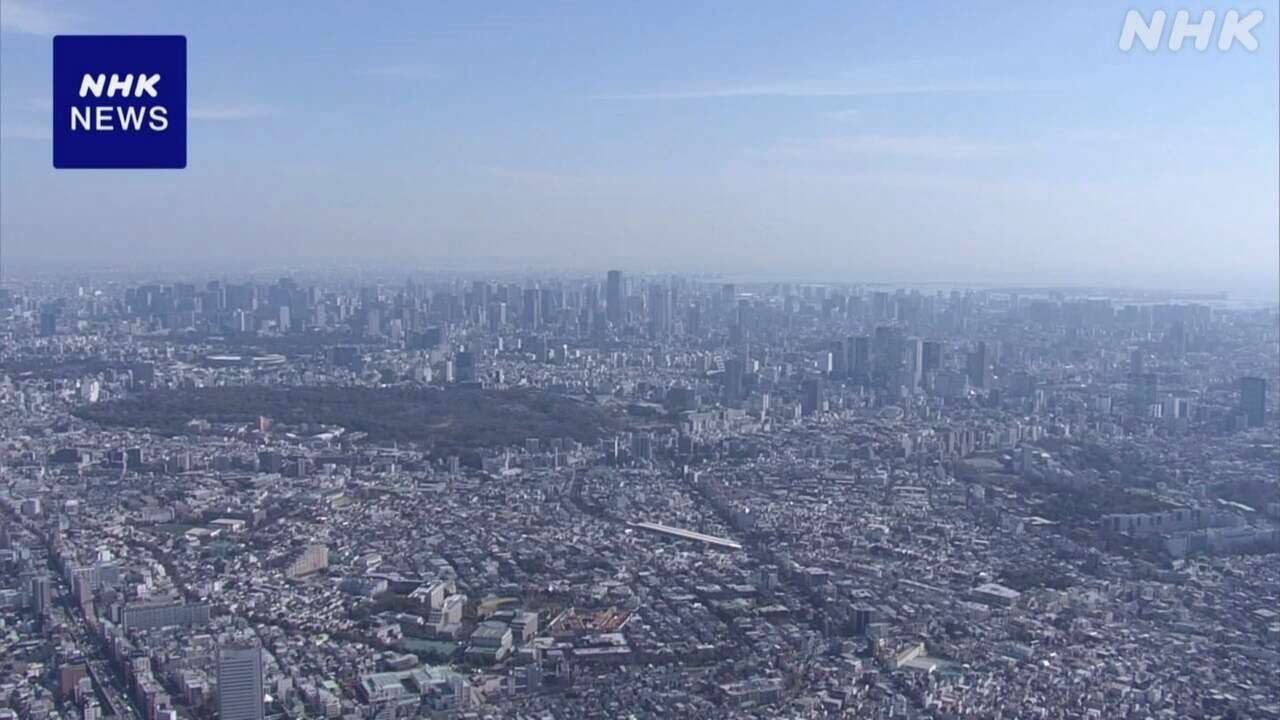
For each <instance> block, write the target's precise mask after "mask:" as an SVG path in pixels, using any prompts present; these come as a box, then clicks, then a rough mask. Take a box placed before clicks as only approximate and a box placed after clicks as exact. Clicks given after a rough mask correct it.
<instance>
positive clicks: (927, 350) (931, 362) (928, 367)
mask: <svg viewBox="0 0 1280 720" xmlns="http://www.w3.org/2000/svg"><path fill="white" fill-rule="evenodd" d="M923 352H924V362H923V367H922V368H921V369H922V370H923V371H924V372H930V371H932V370H941V369H942V343H940V342H938V341H937V340H925V341H924V348H923Z"/></svg>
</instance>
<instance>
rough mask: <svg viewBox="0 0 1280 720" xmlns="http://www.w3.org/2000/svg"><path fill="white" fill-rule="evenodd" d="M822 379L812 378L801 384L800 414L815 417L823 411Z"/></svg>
mask: <svg viewBox="0 0 1280 720" xmlns="http://www.w3.org/2000/svg"><path fill="white" fill-rule="evenodd" d="M822 394H823V393H822V378H817V377H811V378H807V379H805V381H804V382H803V383H801V384H800V413H801V414H802V415H814V414H817V413H819V412H821V411H822V400H823V397H822Z"/></svg>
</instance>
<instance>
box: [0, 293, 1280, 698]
mask: <svg viewBox="0 0 1280 720" xmlns="http://www.w3.org/2000/svg"><path fill="white" fill-rule="evenodd" d="M627 280H628V278H626V277H625V276H623V275H622V274H621V273H619V274H617V275H616V276H615V275H614V274H610V275H609V276H608V277H606V278H605V279H604V282H603V283H597V282H594V281H593V280H590V279H580V278H544V279H540V280H538V281H537V282H536V283H535V282H532V281H523V280H513V279H501V280H480V279H475V280H472V279H467V280H465V281H464V280H460V279H457V278H454V279H441V280H435V281H426V282H421V283H415V282H413V281H411V282H409V283H408V284H406V285H405V286H403V287H399V286H380V287H355V286H350V285H348V284H343V283H336V284H333V285H331V286H321V285H317V286H314V287H307V286H305V285H304V284H300V283H298V282H295V281H293V280H282V281H274V282H271V283H261V282H255V281H252V280H250V281H245V282H236V283H227V282H224V281H212V282H207V283H189V282H174V283H171V284H164V283H146V284H127V283H125V284H116V283H113V282H112V281H102V282H100V283H97V284H94V283H88V282H83V281H77V282H75V286H76V288H77V290H75V291H71V290H69V289H68V286H67V284H66V282H63V281H32V282H30V283H28V284H26V285H23V286H22V287H21V289H19V290H18V291H16V292H15V291H10V290H6V291H5V295H3V296H0V718H4V717H6V716H9V717H23V718H27V717H30V718H71V717H78V718H84V719H85V720H93V719H95V718H100V717H101V718H105V717H113V716H114V717H129V718H146V719H147V720H152V719H154V718H165V719H168V718H188V717H190V718H201V717H215V716H216V717H226V718H233V717H234V718H240V717H247V718H263V717H268V716H270V717H299V718H302V717H308V718H310V717H325V718H396V717H457V718H530V719H533V718H537V719H539V720H541V719H542V718H615V717H637V718H643V717H650V718H659V717H725V718H753V717H758V718H774V717H786V718H790V717H795V718H821V717H894V718H898V717H901V718H917V717H921V718H924V717H931V718H960V717H997V716H1002V715H1016V716H1018V717H1036V718H1111V717H1168V718H1177V717H1206V718H1211V717H1222V718H1226V717H1258V718H1267V717H1277V718H1280V681H1278V680H1277V674H1276V672H1275V667H1276V664H1277V660H1280V608H1277V606H1276V598H1277V597H1280V564H1278V563H1277V562H1276V557H1277V554H1276V553H1277V552H1280V477H1278V476H1280V438H1278V437H1277V424H1276V422H1275V419H1274V417H1273V416H1272V415H1271V414H1270V413H1269V412H1268V410H1269V408H1271V407H1274V396H1275V390H1276V387H1277V386H1278V385H1280V382H1277V375H1280V369H1278V368H1280V350H1278V349H1277V347H1276V342H1277V339H1278V338H1280V327H1278V326H1277V318H1278V316H1277V312H1276V308H1275V307H1264V308H1229V307H1225V306H1223V305H1222V304H1221V302H1220V299H1212V298H1210V299H1197V300H1195V301H1179V300H1170V299H1169V298H1162V297H1137V296H1128V297H1124V298H1114V299H1108V298H1102V297H1099V296H1098V295H1097V294H1096V293H1095V294H1083V295H1080V294H1071V293H1065V292H1060V291H1044V292H1026V293H1023V294H1019V293H1015V292H1010V291H1004V292H1000V291H954V292H948V293H942V292H921V291H911V290H899V291H890V290H887V289H882V288H853V287H838V286H807V285H806V286H800V285H748V284H741V285H734V284H730V283H715V284H711V283H707V282H706V281H700V280H694V279H690V278H644V279H643V281H642V282H639V281H638V282H633V283H632V284H630V286H628V282H627ZM530 286H532V287H530ZM226 386H237V387H240V386H263V387H267V386H270V387H273V388H281V387H283V388H289V387H304V386H305V387H309V388H317V387H329V386H338V387H370V388H397V387H401V388H404V389H406V390H407V389H412V388H420V387H438V388H441V390H442V391H448V392H468V391H475V390H477V389H479V390H486V389H488V390H501V389H505V388H527V389H532V390H535V391H537V392H542V393H548V394H555V395H562V396H572V397H574V398H575V399H577V400H578V401H579V402H582V403H588V404H592V405H594V406H596V407H597V408H598V409H599V411H600V412H601V413H603V414H605V415H607V416H609V417H611V418H612V419H613V420H614V421H615V422H616V427H611V428H610V429H609V431H608V432H604V433H601V436H600V437H599V438H598V439H597V440H595V441H582V440H575V439H573V438H564V437H530V438H528V439H527V440H526V441H524V442H523V443H519V444H513V445H508V446H503V447H491V446H487V447H477V448H474V451H475V458H474V461H468V462H461V461H460V459H459V457H457V456H456V455H446V456H443V457H441V456H438V455H436V454H433V452H432V450H431V448H430V443H427V442H423V443H402V442H388V441H381V440H379V439H378V438H377V437H369V436H368V435H367V434H366V433H364V432H363V431H361V429H360V428H355V427H346V426H343V425H341V424H340V423H333V422H324V423H321V422H319V421H317V422H314V423H296V422H294V423H283V422H277V421H276V420H275V419H273V418H270V417H255V418H253V419H251V420H243V419H230V420H229V419H227V418H218V417H195V416H193V417H192V418H190V420H191V422H190V423H189V426H188V427H187V428H185V429H184V431H183V432H179V433H176V434H172V433H163V434H161V433H157V432H153V431H152V430H150V429H148V428H144V427H123V426H104V425H101V424H99V423H97V422H94V421H90V420H85V419H82V418H81V417H80V416H79V414H78V411H80V410H82V409H84V408H85V407H87V406H91V405H97V404H101V403H111V402H113V401H116V400H122V399H130V398H139V397H142V398H145V397H152V396H151V395H148V393H163V392H165V391H172V390H182V389H190V388H210V389H216V388H219V387H226Z"/></svg>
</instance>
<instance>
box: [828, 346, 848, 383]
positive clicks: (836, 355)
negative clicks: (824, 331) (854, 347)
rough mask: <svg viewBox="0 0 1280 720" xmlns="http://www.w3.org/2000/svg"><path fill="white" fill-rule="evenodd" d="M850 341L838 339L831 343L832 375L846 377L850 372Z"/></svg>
mask: <svg viewBox="0 0 1280 720" xmlns="http://www.w3.org/2000/svg"><path fill="white" fill-rule="evenodd" d="M849 355H850V353H849V341H848V340H836V341H834V342H832V343H831V376H832V377H845V376H846V375H848V374H849Z"/></svg>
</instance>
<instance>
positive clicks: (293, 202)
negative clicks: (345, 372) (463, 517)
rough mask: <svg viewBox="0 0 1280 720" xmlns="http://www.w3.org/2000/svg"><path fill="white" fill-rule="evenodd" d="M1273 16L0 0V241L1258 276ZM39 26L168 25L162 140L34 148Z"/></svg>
mask: <svg viewBox="0 0 1280 720" xmlns="http://www.w3.org/2000/svg"><path fill="white" fill-rule="evenodd" d="M1131 7H1136V8H1138V9H1140V10H1142V11H1143V12H1144V13H1145V14H1147V15H1148V16H1149V15H1150V11H1151V10H1153V9H1155V8H1165V9H1167V10H1168V11H1169V12H1170V13H1172V12H1173V11H1174V10H1176V9H1178V8H1180V7H1187V8H1189V9H1190V10H1191V11H1192V14H1193V16H1198V15H1199V12H1200V10H1202V9H1206V8H1207V9H1212V10H1215V11H1216V12H1217V13H1218V14H1219V15H1221V14H1222V13H1223V12H1224V11H1225V10H1227V9H1229V8H1237V9H1239V10H1240V11H1242V12H1248V11H1249V10H1251V9H1254V8H1257V9H1261V10H1262V11H1263V13H1264V14H1265V20H1264V21H1263V23H1262V24H1261V25H1260V26H1259V27H1258V28H1257V29H1256V30H1255V31H1254V36H1255V37H1256V38H1257V39H1258V42H1259V46H1260V47H1259V49H1258V50H1257V51H1255V52H1248V51H1246V50H1244V49H1242V48H1240V47H1236V48H1234V49H1232V50H1231V51H1228V52H1220V51H1218V50H1216V49H1213V48H1211V49H1210V50H1208V51H1205V52H1203V53H1201V52H1196V51H1194V50H1192V49H1184V50H1183V51H1181V52H1178V53H1173V52H1170V51H1169V50H1167V49H1162V50H1160V51H1157V52H1155V53H1149V52H1146V51H1145V50H1141V49H1137V50H1135V51H1132V52H1129V53H1125V52H1122V51H1121V50H1119V48H1118V47H1117V40H1118V38H1119V34H1120V28H1121V24H1122V22H1123V18H1124V15H1125V12H1126V11H1127V10H1128V9H1129V8H1131ZM1278 19H1280V3H1276V2H1263V3H1261V4H1258V3H1253V4H1249V3H1245V4H1238V5H1231V4H1221V3H1217V4H1215V3H1207V4H1194V3H1193V4H1189V5H1185V6H1178V5H1163V4H1159V3H1140V4H1136V5H1135V4H1133V3H1109V2H1087V3H1074V2H1073V3H1049V2H1038V1H1032V2H1025V1H1023V2H1007V3H997V2H967V3H955V2H915V3H907V4H900V3H889V2H875V3H855V2H828V3H806V2H792V3H769V2H733V3H730V2H718V3H705V4H692V3H675V2H672V3H665V2H645V3H612V2H599V3H585V2H583V3H572V4H569V3H505V4H499V3H488V4H478V3H463V2H457V3H425V2H412V3H410V2H405V3H392V2H379V3H363V2H337V3H307V4H295V3H257V2H255V3H248V2H244V3H240V2H217V3H186V2H118V3H110V4H107V3H83V4H72V3H59V2H36V1H35V0H0V20H2V21H3V22H2V23H0V27H2V30H0V242H3V251H4V254H5V258H6V262H7V263H8V265H9V268H10V271H13V270H14V269H15V268H19V269H20V268H22V267H24V266H31V267H34V266H37V265H41V264H50V263H61V264H68V265H70V264H76V263H83V264H85V265H87V266H98V267H100V266H103V265H117V266H119V265H127V264H129V263H131V262H133V263H153V264H156V265H163V264H166V263H171V264H181V263H187V264H191V263H195V264H201V263H210V264H217V263H221V264H227V263H239V262H244V263H296V264H298V265H303V264H308V263H309V264H323V263H330V262H349V261H352V260H356V261H361V260H363V261H370V262H374V261H380V262H388V263H401V264H421V265H428V266H429V265H431V264H432V263H439V262H441V261H443V260H446V259H453V260H455V261H458V260H474V261H476V262H478V263H483V262H488V261H490V260H492V261H493V262H495V263H499V262H500V263H503V264H505V265H508V266H513V267H531V268H547V269H550V268H557V267H566V268H582V269H597V268H604V267H609V266H615V265H617V266H622V267H627V268H634V269H636V270H696V271H707V270H709V271H724V272H734V273H754V274H760V275H773V276H777V277H783V276H787V277H812V278H826V279H831V280H868V281H903V282H914V281H924V280H938V281H971V282H1021V283H1047V282H1062V283H1106V284H1129V285H1141V286H1161V287H1188V288H1196V289H1230V290H1233V291H1235V292H1238V293H1239V292H1249V293H1252V294H1254V295H1259V294H1261V295H1271V294H1274V293H1275V292H1276V288H1277V272H1278V270H1277V268H1278V267H1280V219H1278V217H1277V215H1278V213H1280V211H1278V209H1277V203H1278V202H1280V200H1277V198H1278V197H1280V160H1278V156H1280V141H1278V138H1277V135H1278V133H1280V130H1278V128H1280V97H1278V93H1280V74H1278V70H1277V67H1278V66H1280V55H1278V54H1277V48H1278V46H1280V35H1278V33H1277V20H1278ZM57 33H129V34H132V33H180V34H184V35H186V36H187V37H188V66H189V67H188V76H189V77H188V85H189V112H190V115H191V121H190V125H189V130H188V143H189V148H188V167H187V169H186V170H182V171H171V172H170V171H118V172H108V171H55V170H54V169H53V168H52V163H51V149H50V141H49V123H50V119H49V114H50V111H49V96H50V87H49V78H50V73H51V46H52V42H51V37H52V35H53V34H57ZM1215 39H1216V36H1215Z"/></svg>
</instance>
